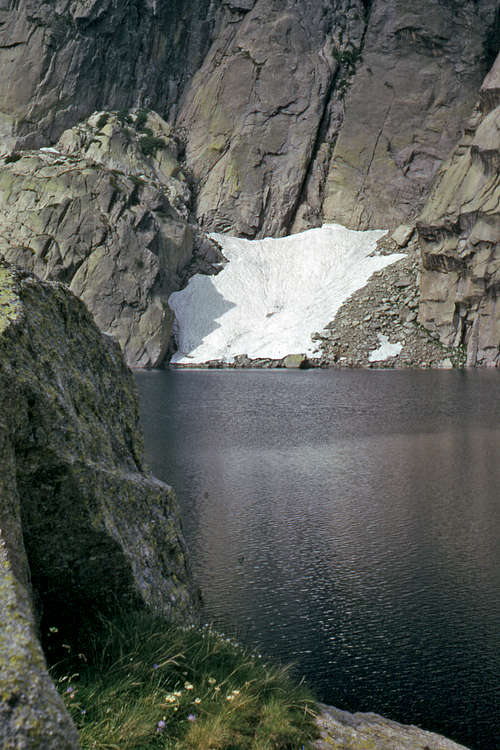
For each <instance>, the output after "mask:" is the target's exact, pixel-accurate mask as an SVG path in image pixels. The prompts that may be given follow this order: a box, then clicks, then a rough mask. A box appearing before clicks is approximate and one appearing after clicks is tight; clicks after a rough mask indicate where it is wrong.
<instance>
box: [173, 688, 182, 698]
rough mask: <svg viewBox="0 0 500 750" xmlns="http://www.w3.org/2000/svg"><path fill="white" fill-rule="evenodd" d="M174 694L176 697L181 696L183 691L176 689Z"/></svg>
mask: <svg viewBox="0 0 500 750" xmlns="http://www.w3.org/2000/svg"><path fill="white" fill-rule="evenodd" d="M174 695H175V697H176V698H180V697H181V695H182V691H181V690H174Z"/></svg>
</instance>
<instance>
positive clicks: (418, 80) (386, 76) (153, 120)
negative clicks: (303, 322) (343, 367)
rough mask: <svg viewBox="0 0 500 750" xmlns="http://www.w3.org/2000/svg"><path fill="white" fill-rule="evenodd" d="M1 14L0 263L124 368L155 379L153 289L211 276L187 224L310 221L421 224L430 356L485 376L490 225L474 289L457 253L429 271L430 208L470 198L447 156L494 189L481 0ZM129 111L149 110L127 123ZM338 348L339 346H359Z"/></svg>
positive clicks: (167, 330) (493, 352)
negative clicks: (148, 370) (453, 350)
mask: <svg viewBox="0 0 500 750" xmlns="http://www.w3.org/2000/svg"><path fill="white" fill-rule="evenodd" d="M0 6H1V7H0V65H2V70H3V71H5V75H4V76H3V77H2V80H1V81H0V113H1V114H0V143H2V144H3V151H4V154H5V156H6V158H5V159H4V169H3V182H2V186H1V187H2V190H1V192H2V196H3V197H1V198H0V203H1V205H2V207H1V211H2V215H1V217H0V219H1V222H2V234H3V237H4V241H3V247H2V248H0V250H1V251H2V252H3V253H4V254H5V253H9V254H8V257H9V259H10V260H11V261H13V262H15V263H17V264H20V265H22V266H24V267H27V268H29V269H32V270H34V271H35V272H36V273H38V274H41V275H42V276H43V277H44V278H47V277H48V278H56V279H60V280H63V281H65V282H66V283H70V284H71V288H72V289H73V290H74V291H75V292H76V293H77V294H79V295H80V296H81V297H82V298H83V299H84V300H85V302H86V304H88V306H89V307H90V309H91V311H92V313H93V314H94V316H95V317H96V320H97V321H98V324H99V326H100V327H101V328H102V330H104V331H107V332H110V333H113V335H115V337H116V338H117V339H118V340H119V341H120V343H121V345H122V347H123V348H124V350H125V353H126V357H127V361H128V362H129V363H130V364H132V365H136V366H142V367H151V366H158V365H160V364H161V362H162V361H163V359H164V357H165V354H166V352H167V351H168V348H169V345H170V344H169V342H170V337H171V324H172V316H171V313H170V311H169V309H168V306H167V304H166V299H167V298H168V294H169V293H170V292H171V291H174V290H175V289H178V288H181V287H182V286H183V285H184V283H185V281H186V279H187V278H188V276H189V275H190V273H192V272H193V271H196V270H202V271H203V272H207V271H208V272H213V271H214V270H216V269H214V264H216V263H217V262H218V261H219V260H220V257H218V254H217V251H216V249H214V248H213V247H210V245H209V243H207V240H206V238H205V237H204V236H203V234H201V233H200V228H201V229H202V230H204V231H208V230H217V231H222V232H228V233H231V234H235V235H238V236H244V237H247V238H259V237H263V236H266V235H271V236H274V237H277V236H283V235H285V234H287V233H290V232H298V231H301V230H303V229H307V228H310V227H314V226H319V225H321V224H322V223H324V222H339V223H341V224H343V225H345V226H347V227H349V228H354V229H368V228H370V229H371V228H381V227H384V228H387V229H389V230H394V229H395V228H397V227H398V226H399V225H401V224H403V225H411V226H414V225H415V223H416V221H417V218H418V217H419V215H420V214H421V219H419V239H420V245H419V252H420V251H421V252H422V257H423V265H424V269H423V271H424V272H423V273H422V275H421V280H422V286H421V287H420V288H417V287H416V286H415V285H413V291H414V292H415V293H416V294H417V295H418V296H421V299H422V305H423V306H422V308H421V310H420V312H419V317H418V321H419V323H420V324H421V325H423V326H424V327H425V328H426V329H428V330H430V333H431V335H432V336H436V337H437V339H438V340H439V341H440V342H441V344H443V345H444V346H447V347H450V346H453V345H455V346H456V347H465V348H466V349H467V351H468V362H469V364H479V365H480V364H494V363H495V362H496V361H497V352H498V346H499V340H500V333H499V324H498V318H497V317H496V315H497V314H496V312H495V309H494V308H495V304H494V300H495V299H496V296H495V295H496V291H495V289H496V286H495V283H493V282H492V278H493V277H494V275H495V274H494V267H495V264H496V263H497V258H498V227H497V226H496V225H494V223H492V222H491V221H490V220H488V221H489V223H488V240H487V242H488V243H489V251H488V252H489V253H490V258H489V261H488V264H489V265H488V269H489V270H488V271H487V272H486V276H483V275H482V274H483V271H482V270H481V268H482V266H481V264H482V263H483V260H479V254H478V253H476V252H474V256H475V258H476V260H475V261H474V264H475V270H474V271H473V272H472V276H471V272H470V263H469V260H471V254H470V253H469V254H468V256H467V257H468V258H469V260H468V261H467V262H466V261H465V260H464V257H465V256H464V253H463V251H462V250H460V253H461V254H462V256H464V257H461V259H460V262H459V265H460V266H461V268H462V270H461V271H458V270H457V264H456V262H455V261H454V262H451V261H450V260H446V262H443V258H445V256H446V258H448V259H449V258H451V255H450V252H449V251H448V250H446V252H444V253H443V252H441V251H438V249H437V248H438V245H439V242H441V240H442V239H443V236H442V231H441V230H439V232H441V239H440V240H439V241H438V240H437V239H436V238H437V234H436V233H437V232H438V225H440V224H439V222H440V221H441V219H442V218H443V217H444V216H445V215H446V216H448V219H447V221H448V225H449V224H450V219H449V217H450V216H451V213H450V211H451V208H450V206H448V207H446V205H445V204H446V203H447V202H448V203H449V199H448V197H447V196H449V195H450V194H451V193H452V192H460V191H461V192H462V193H464V198H463V200H464V201H467V198H466V195H465V193H466V192H467V191H469V192H470V191H471V190H474V189H475V187H474V186H473V185H472V178H468V179H467V181H466V182H467V185H463V184H460V185H459V184H458V183H457V182H456V180H460V179H461V178H460V177H459V175H458V172H459V171H460V170H458V167H457V166H456V165H457V164H458V161H457V160H459V159H461V164H462V167H461V170H462V173H463V172H464V170H465V169H466V168H465V166H464V165H465V163H466V161H465V160H464V158H462V155H463V151H464V149H469V153H470V154H471V159H472V162H471V163H473V166H474V170H475V171H476V172H477V170H478V168H479V163H480V161H481V159H482V160H483V162H484V159H485V158H486V160H487V161H488V165H487V166H485V167H484V169H485V170H486V171H488V174H489V175H490V176H489V178H488V179H489V180H490V183H491V180H494V175H495V174H496V173H497V172H498V165H496V166H495V164H496V162H495V160H494V159H493V158H492V157H491V154H492V152H493V151H494V150H495V148H496V147H494V146H493V145H492V143H493V140H494V138H493V135H491V134H492V133H493V132H494V131H493V130H492V128H493V120H494V117H495V115H494V114H493V111H494V109H495V108H496V106H497V103H495V101H494V99H492V97H494V94H493V93H492V92H493V91H494V89H495V87H494V86H491V85H490V84H488V86H487V88H488V91H489V92H490V93H489V94H488V95H486V94H485V93H484V92H485V91H486V88H485V89H483V93H482V94H481V104H480V108H479V110H478V112H479V114H478V116H474V117H473V119H472V120H471V119H470V117H471V113H472V112H473V109H474V106H475V102H476V100H477V97H478V91H479V88H480V86H481V82H482V81H483V79H484V77H485V75H486V74H487V73H488V71H489V69H490V68H491V66H492V64H493V62H494V60H495V57H496V55H497V53H498V49H499V40H500V12H499V9H498V4H497V2H496V0H480V1H479V2H477V1H476V0H453V2H452V1H451V0H450V1H449V2H436V0H423V2H421V3H419V4H417V5H416V4H414V3H413V4H412V3H409V2H408V0H390V2H386V0H334V2H332V1H331V0H314V1H313V0H302V1H301V2H297V1H296V0H224V1H222V0H221V1H220V2H209V0H176V1H175V2H173V3H159V2H157V1H156V0H125V2H122V3H118V2H116V0H99V1H97V0H57V1H56V0H53V1H52V2H50V3H49V2H36V1H35V0H17V1H16V2H14V0H3V2H0ZM492 75H493V74H492ZM146 109H148V110H153V112H158V113H159V114H158V115H156V114H154V113H152V112H151V111H150V112H149V113H148V115H147V118H148V119H147V122H146V121H143V119H141V118H143V115H142V114H141V113H142V112H144V111H145V110H146ZM104 110H106V111H108V112H109V113H111V114H108V115H105V112H104ZM93 113H97V114H93ZM138 116H139V118H140V121H139V127H136V125H137V117H138ZM104 117H108V122H107V123H106V124H104V125H103V124H102V123H103V118H104ZM127 118H128V122H127ZM480 118H481V123H480V122H479V119H480ZM482 120H485V122H482ZM165 121H168V125H167V124H166V122H165ZM98 123H100V124H98ZM118 126H120V127H121V131H120V127H118ZM141 128H142V130H141ZM144 128H146V130H147V131H148V132H147V133H145V132H144V130H143V129H144ZM68 130H69V133H70V134H69V135H68ZM486 130H488V133H489V135H488V136H486V135H485V133H486ZM65 131H66V132H65ZM127 132H128V134H129V135H128V136H127ZM464 133H465V141H464V140H463V139H462V138H463V134H464ZM148 135H149V144H147V136H148ZM145 136H146V140H144V138H145ZM473 138H475V142H474V143H473V144H471V143H469V141H471V139H473ZM59 139H60V140H59ZM151 139H152V140H151ZM157 139H162V141H163V147H162V148H158V140H157ZM461 139H462V140H461ZM467 139H468V140H467ZM492 139H493V140H492ZM141 142H142V146H141ZM458 142H460V144H461V145H460V146H459V147H458V149H457V151H456V153H455V156H454V157H453V158H452V161H449V162H448V161H447V159H448V157H449V155H450V152H451V151H453V149H454V148H455V146H456V144H457V143H458ZM98 144H100V145H98ZM155 144H156V145H155ZM469 146H470V148H469ZM51 147H54V148H56V149H57V152H58V153H56V152H53V151H52V152H51V151H50V150H49V151H47V148H49V149H50V148H51ZM41 148H42V150H41V151H40V150H39V149H41ZM144 148H146V149H149V154H144V152H143V149H144ZM27 149H31V150H27ZM36 149H38V150H36ZM43 149H45V150H43ZM141 149H142V151H141ZM118 152H120V153H121V155H120V156H118ZM19 154H22V156H21V157H20V158H19ZM486 154H488V156H487V157H486V156H485V155H486ZM158 155H160V156H161V159H160V160H158V159H157V158H156V157H158ZM15 159H18V161H17V162H16V161H15ZM7 162H10V163H8V164H7ZM159 162H161V163H159ZM69 165H71V169H67V168H66V167H68V166H69ZM47 178H50V179H47ZM478 179H479V178H478ZM484 179H485V180H486V178H484ZM436 180H437V181H436ZM462 182H463V180H462ZM483 182H484V181H483ZM433 185H434V187H433ZM490 187H491V188H492V189H493V186H492V185H490ZM46 188H47V195H45V193H46ZM478 189H480V190H481V191H482V192H481V195H482V196H483V197H484V196H486V194H487V193H488V190H487V189H486V187H485V184H483V183H481V187H478ZM431 190H432V191H433V192H432V197H431V198H430V203H428V199H429V196H430V193H431ZM495 190H496V188H495ZM464 191H465V192H464ZM495 194H496V193H495ZM30 196H31V198H32V200H31V201H30V200H29V197H30ZM477 200H480V199H479V198H478V199H477ZM493 203H494V199H492V202H491V205H490V207H489V208H487V209H484V208H483V207H481V206H479V204H478V205H477V206H475V207H473V206H468V208H467V211H466V213H467V215H468V217H469V219H468V221H472V218H471V217H472V215H473V213H474V212H475V211H476V212H477V211H479V213H481V215H483V214H484V215H485V214H488V216H490V218H491V213H492V210H493V209H492V206H493ZM431 205H432V208H431ZM453 210H455V209H453ZM457 210H458V209H457ZM464 211H465V209H464ZM459 213H460V211H459ZM460 215H461V216H463V215H465V213H464V212H462V213H461V214H460ZM457 216H458V214H457ZM439 217H441V219H440V218H439ZM483 218H484V217H483ZM461 221H462V223H463V221H464V219H462V220H461ZM441 223H442V222H441ZM476 223H477V222H476ZM483 225H484V220H483V221H482V224H481V226H483ZM464 231H465V230H464V229H463V228H462V229H460V230H459V231H457V237H459V240H457V242H463V241H465V240H464ZM467 231H468V230H467ZM478 231H479V228H478V227H476V234H477V232H478ZM446 232H448V235H450V230H449V228H447V229H446ZM481 233H482V234H484V231H483V229H481V231H480V234H481ZM431 235H432V236H431ZM475 236H476V235H475V234H474V233H473V234H472V240H471V241H470V242H469V245H474V247H477V243H476V240H475V239H474V237H475ZM447 241H451V240H450V239H449V237H448V240H447ZM485 241H486V240H485ZM481 242H483V240H481ZM474 243H475V244H474ZM7 245H13V246H14V248H15V249H14V250H13V251H11V250H9V251H7V250H6V249H5V248H6V246H7ZM57 247H59V248H60V249H59V250H58V249H57ZM481 253H482V254H481V258H483V256H484V255H485V253H486V249H485V248H482V250H481ZM59 255H60V256H61V257H60V258H59V257H58V256H59ZM200 258H201V260H200ZM471 262H472V261H471ZM464 263H465V265H467V264H469V265H467V268H468V270H464V269H465V266H464ZM432 264H433V265H432ZM431 265H432V268H431ZM437 265H439V269H438V268H437ZM480 267H481V268H480ZM478 269H479V270H478ZM492 269H493V270H492ZM436 273H438V274H439V276H436ZM457 273H458V277H457ZM478 274H479V277H480V278H481V279H482V281H480V282H479V281H476V277H477V275H478ZM479 277H478V278H479ZM419 278H420V277H419V276H418V274H415V283H416V284H417V286H418V283H419ZM431 278H432V282H431ZM472 278H474V280H473V281H471V279H472ZM457 279H458V280H457ZM466 279H467V281H466ZM437 281H439V283H437ZM471 284H472V286H474V289H472V286H471ZM431 285H432V289H431ZM457 285H458V286H457ZM465 286H467V290H465ZM437 287H439V291H437ZM480 287H481V289H480ZM485 289H486V290H487V291H486V297H487V301H484V302H481V301H480V298H482V296H483V291H484V290H485ZM385 297H387V298H388V297H389V295H385ZM452 298H453V300H455V301H456V304H455V301H454V302H453V304H452V302H451V300H452ZM445 300H446V301H445ZM382 304H385V303H382ZM377 305H378V301H377ZM378 306H379V305H378ZM446 306H447V310H446V312H445V313H444V312H443V310H444V308H445V307H446ZM431 308H432V309H431ZM438 308H439V310H441V312H439V313H438V312H437V310H438ZM451 308H453V310H452V309H451ZM477 310H480V312H479V313H478V315H476V311H477ZM367 314H369V312H368V313H367ZM347 317H348V318H349V316H347ZM350 317H351V318H352V320H353V321H354V320H356V316H355V313H353V315H352V316H350ZM479 319H480V320H481V325H480V326H479V323H476V322H475V321H478V320H479ZM332 322H333V321H332ZM479 327H480V328H481V333H479ZM487 329H488V333H486V330H487ZM343 335H344V337H346V339H345V344H346V346H347V348H348V349H352V350H353V351H354V349H355V348H356V346H357V344H356V337H354V339H353V340H352V341H351V339H350V338H349V335H350V334H349V333H348V332H347V331H344V333H343ZM473 341H474V342H476V343H471V342H473ZM330 359H331V358H330ZM362 359H363V357H362V356H360V357H359V356H357V354H356V353H354V354H353V356H352V357H347V358H346V359H345V360H343V361H349V362H354V363H355V362H358V361H359V362H361V360H362ZM426 359H429V358H426V356H424V357H423V359H422V357H420V356H415V357H413V358H412V357H411V356H410V357H409V361H413V362H414V363H415V364H418V363H419V362H425V361H426ZM431 359H432V358H431ZM326 360H327V361H330V360H329V358H328V356H327V357H326ZM434 360H435V361H437V359H436V358H434ZM434 360H433V361H434Z"/></svg>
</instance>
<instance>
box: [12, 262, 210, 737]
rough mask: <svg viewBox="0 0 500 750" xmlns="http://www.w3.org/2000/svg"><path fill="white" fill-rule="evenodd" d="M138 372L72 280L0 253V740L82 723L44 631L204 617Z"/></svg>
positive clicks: (65, 730) (64, 632)
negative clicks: (58, 676) (131, 614)
mask: <svg viewBox="0 0 500 750" xmlns="http://www.w3.org/2000/svg"><path fill="white" fill-rule="evenodd" d="M138 425H139V417H138V405H137V399H136V393H135V386H134V381H133V378H132V375H131V373H130V371H129V370H128V368H127V367H126V365H125V363H124V361H123V357H122V355H121V352H120V350H119V347H118V346H117V345H116V344H115V343H114V342H113V340H112V339H111V338H110V337H106V336H103V335H102V334H101V333H100V332H99V331H98V329H97V328H96V326H95V324H94V323H93V321H92V318H91V316H90V314H89V313H88V311H87V310H86V308H85V306H84V305H83V303H82V302H80V301H79V300H78V299H77V298H76V297H74V295H73V294H72V293H71V292H69V291H68V290H67V289H66V288H65V287H64V286H63V285H62V284H59V283H48V282H42V281H40V280H38V279H36V278H35V277H32V276H30V275H28V274H26V273H24V272H21V271H14V270H13V269H12V268H10V267H8V266H7V265H5V264H4V263H2V262H0V461H1V465H2V472H1V474H0V530H1V531H0V600H1V611H2V620H1V622H0V746H1V747H2V750H21V749H22V750H39V749H40V748H44V750H45V749H47V750H66V748H67V749H68V750H70V748H71V749H73V748H76V747H77V745H78V742H77V737H76V732H75V730H74V728H73V726H72V724H71V722H70V720H69V717H68V716H67V715H66V713H65V711H64V708H63V705H62V702H61V700H60V699H59V697H58V694H57V692H56V690H55V688H54V687H53V685H52V683H51V681H50V678H49V676H48V674H47V670H46V665H45V660H44V656H43V653H42V649H41V646H40V642H39V639H38V637H37V633H40V634H41V637H42V638H45V637H46V635H47V631H48V629H49V627H51V626H54V625H56V626H57V627H58V628H59V630H60V633H61V636H62V637H63V638H68V639H70V640H71V639H76V638H77V637H78V632H79V630H80V628H81V627H82V626H83V624H84V623H85V621H88V619H89V618H90V619H91V618H93V617H94V616H96V615H97V614H98V613H100V614H104V615H106V614H108V615H109V614H111V613H112V612H113V610H114V609H115V608H116V607H118V608H120V609H121V610H124V609H125V610H126V609H127V608H129V607H134V608H136V607H143V606H148V607H150V608H151V609H153V610H154V611H156V612H158V613H162V614H163V615H164V616H165V617H167V618H168V619H170V620H172V621H175V622H178V623H184V624H186V623H190V622H193V621H194V619H195V618H196V614H197V606H198V595H197V592H196V589H195V587H194V585H193V582H192V578H191V573H190V569H189V565H188V561H187V556H186V549H185V543H184V540H183V536H182V532H181V528H180V520H179V514H178V509H177V503H176V499H175V496H174V493H173V491H172V489H171V488H170V487H168V486H167V485H165V484H163V483H161V482H159V481H158V480H156V479H155V478H153V477H152V476H151V475H150V474H149V473H148V472H147V470H146V469H145V466H144V460H143V452H142V440H141V434H140V431H139V426H138Z"/></svg>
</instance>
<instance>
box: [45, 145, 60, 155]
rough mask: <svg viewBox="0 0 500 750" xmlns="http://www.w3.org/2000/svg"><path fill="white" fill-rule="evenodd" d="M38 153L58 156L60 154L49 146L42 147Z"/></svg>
mask: <svg viewBox="0 0 500 750" xmlns="http://www.w3.org/2000/svg"><path fill="white" fill-rule="evenodd" d="M40 151H46V152H47V153H49V154H60V153H61V152H60V151H58V150H57V148H52V147H51V146H42V148H41V149H40Z"/></svg>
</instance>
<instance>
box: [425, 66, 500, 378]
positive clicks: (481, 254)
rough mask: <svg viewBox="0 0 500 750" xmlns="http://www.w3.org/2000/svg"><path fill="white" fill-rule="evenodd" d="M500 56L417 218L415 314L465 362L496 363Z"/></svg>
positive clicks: (499, 346) (499, 351) (499, 355)
mask: <svg viewBox="0 0 500 750" xmlns="http://www.w3.org/2000/svg"><path fill="white" fill-rule="evenodd" d="M499 175H500V56H499V57H498V58H497V60H496V63H495V65H494V66H493V68H492V70H491V72H490V73H489V75H488V76H487V77H486V79H485V81H484V83H483V86H482V88H481V92H480V99H479V103H478V106H477V108H476V110H475V111H474V113H473V115H472V117H471V119H470V120H469V121H468V123H467V127H466V130H465V134H464V137H463V139H462V140H461V142H460V143H459V145H458V146H457V148H456V149H455V151H454V152H453V154H452V156H451V157H450V159H449V160H448V162H447V163H446V164H445V165H444V166H443V168H442V169H441V171H440V173H439V175H438V178H437V180H436V183H435V185H434V188H433V191H432V193H431V195H430V197H429V200H428V202H427V204H426V206H425V209H424V211H423V212H422V215H421V216H420V219H419V222H418V231H419V235H420V241H421V245H422V255H423V265H424V271H423V274H422V280H421V297H422V299H421V304H420V309H419V321H420V323H422V324H423V325H424V326H425V327H426V328H428V329H430V330H432V331H434V332H435V333H436V334H437V335H438V336H439V338H440V340H441V341H442V342H443V343H445V344H448V345H452V344H453V345H455V346H463V347H464V349H466V351H467V364H469V365H486V366H490V367H491V366H493V367H494V366H495V365H496V366H499V365H500V303H499V302H498V295H499V291H500V176H499Z"/></svg>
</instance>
